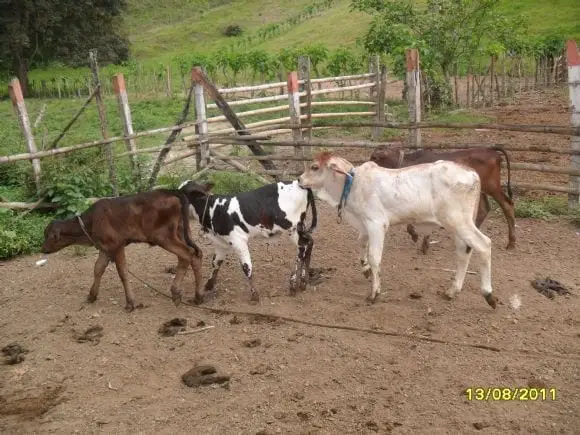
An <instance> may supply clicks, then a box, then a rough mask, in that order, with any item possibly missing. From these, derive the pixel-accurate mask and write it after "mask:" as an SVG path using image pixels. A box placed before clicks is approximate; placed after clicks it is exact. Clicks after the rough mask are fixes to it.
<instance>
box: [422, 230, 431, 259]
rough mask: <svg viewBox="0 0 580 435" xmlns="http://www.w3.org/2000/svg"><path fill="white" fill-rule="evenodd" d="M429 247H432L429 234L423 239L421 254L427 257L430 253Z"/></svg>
mask: <svg viewBox="0 0 580 435" xmlns="http://www.w3.org/2000/svg"><path fill="white" fill-rule="evenodd" d="M429 246H431V235H430V234H427V235H426V236H425V237H423V243H421V252H422V253H423V255H427V252H429Z"/></svg>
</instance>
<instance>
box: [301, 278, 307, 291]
mask: <svg viewBox="0 0 580 435" xmlns="http://www.w3.org/2000/svg"><path fill="white" fill-rule="evenodd" d="M306 287H308V281H306V279H305V278H302V279H301V280H300V287H299V288H300V291H305V290H306Z"/></svg>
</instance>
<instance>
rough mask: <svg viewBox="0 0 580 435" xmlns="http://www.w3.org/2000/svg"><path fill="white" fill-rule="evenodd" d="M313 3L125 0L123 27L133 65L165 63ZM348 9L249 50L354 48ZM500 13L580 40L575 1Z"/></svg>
mask: <svg viewBox="0 0 580 435" xmlns="http://www.w3.org/2000/svg"><path fill="white" fill-rule="evenodd" d="M417 1H418V2H421V3H423V2H424V0H417ZM313 3H321V0H294V1H291V2H289V1H287V2H282V1H280V0H157V1H155V0H129V9H128V14H127V17H126V24H127V26H126V27H127V32H128V34H129V38H130V40H131V43H132V55H133V57H134V58H135V59H136V60H137V61H139V62H140V63H143V64H145V65H148V66H151V65H160V64H168V63H170V62H171V60H172V59H174V58H175V57H176V56H181V55H185V54H188V53H191V52H211V51H214V50H216V49H220V48H222V47H224V48H225V47H227V46H229V45H230V44H232V42H233V41H234V40H235V39H236V38H232V37H227V36H225V35H224V33H223V32H224V30H225V28H226V27H227V26H228V25H233V24H237V25H239V26H241V28H242V30H243V32H244V33H243V36H247V35H257V34H258V32H260V31H263V30H264V29H266V28H267V27H268V26H273V25H276V24H277V23H282V22H284V21H285V20H287V19H288V18H290V17H292V16H296V15H297V14H299V13H300V12H301V11H303V10H304V9H305V8H307V7H308V6H309V5H312V4H313ZM349 6H350V0H334V1H333V2H332V5H331V6H330V7H328V8H324V9H323V10H322V11H318V12H316V13H315V14H314V15H313V16H311V17H310V18H308V19H305V20H302V21H301V22H300V23H298V24H296V25H293V26H289V27H288V26H286V27H284V28H283V30H282V31H281V32H280V33H279V34H278V35H276V36H273V37H270V38H267V39H266V40H264V41H259V40H256V41H253V42H252V48H264V49H266V50H268V51H270V52H277V51H279V50H280V49H281V48H284V47H290V46H304V45H306V44H311V43H322V44H325V45H326V46H327V47H329V48H330V49H333V48H337V47H339V46H347V47H350V48H354V47H356V40H357V38H359V37H361V36H362V35H363V34H364V32H365V30H366V28H367V24H368V23H369V22H370V16H369V15H367V14H363V13H360V12H352V11H350V8H349ZM502 9H503V10H504V11H505V13H506V14H507V15H512V16H513V15H524V16H525V17H526V18H527V19H528V21H529V25H530V32H531V33H532V34H537V35H545V34H550V33H554V32H558V33H559V34H561V35H563V36H564V37H566V38H575V39H577V40H578V41H580V7H578V0H503V5H502ZM65 73H69V74H70V70H69V69H68V68H59V69H54V68H51V69H50V70H49V71H34V72H33V73H32V74H31V78H32V79H35V78H36V79H47V78H51V76H54V75H55V74H63V75H64V74H65Z"/></svg>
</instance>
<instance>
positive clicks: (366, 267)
mask: <svg viewBox="0 0 580 435" xmlns="http://www.w3.org/2000/svg"><path fill="white" fill-rule="evenodd" d="M358 243H359V247H360V265H361V268H362V273H363V275H364V276H365V278H367V279H368V278H370V277H371V266H370V264H369V235H368V234H367V233H366V232H364V233H363V232H361V233H359V235H358Z"/></svg>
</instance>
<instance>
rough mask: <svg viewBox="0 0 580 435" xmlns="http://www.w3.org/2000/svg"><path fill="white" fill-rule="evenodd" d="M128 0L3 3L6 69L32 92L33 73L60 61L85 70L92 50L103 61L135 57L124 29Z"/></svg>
mask: <svg viewBox="0 0 580 435" xmlns="http://www.w3.org/2000/svg"><path fill="white" fill-rule="evenodd" d="M126 7H127V0H0V10H1V11H2V14H1V15H0V59H3V60H2V61H0V68H2V69H4V70H5V71H9V72H10V73H12V74H15V75H16V76H17V77H18V78H19V80H20V83H21V85H22V89H23V92H24V93H25V94H26V93H27V90H28V72H29V70H30V68H33V67H39V66H44V65H47V64H49V63H50V62H54V61H58V62H62V63H64V64H65V65H70V66H80V65H86V64H87V62H88V50H89V49H91V48H96V49H98V52H99V61H100V62H102V63H110V62H114V63H117V62H120V61H123V60H126V59H127V58H128V57H129V41H128V39H127V37H126V35H125V34H124V32H123V29H122V26H121V25H122V13H123V11H124V10H125V8H126Z"/></svg>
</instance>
